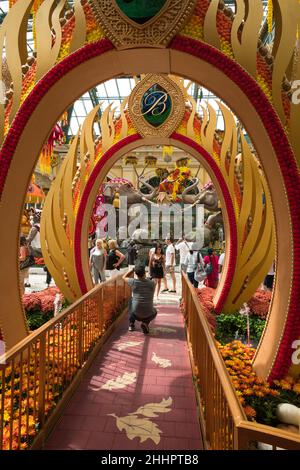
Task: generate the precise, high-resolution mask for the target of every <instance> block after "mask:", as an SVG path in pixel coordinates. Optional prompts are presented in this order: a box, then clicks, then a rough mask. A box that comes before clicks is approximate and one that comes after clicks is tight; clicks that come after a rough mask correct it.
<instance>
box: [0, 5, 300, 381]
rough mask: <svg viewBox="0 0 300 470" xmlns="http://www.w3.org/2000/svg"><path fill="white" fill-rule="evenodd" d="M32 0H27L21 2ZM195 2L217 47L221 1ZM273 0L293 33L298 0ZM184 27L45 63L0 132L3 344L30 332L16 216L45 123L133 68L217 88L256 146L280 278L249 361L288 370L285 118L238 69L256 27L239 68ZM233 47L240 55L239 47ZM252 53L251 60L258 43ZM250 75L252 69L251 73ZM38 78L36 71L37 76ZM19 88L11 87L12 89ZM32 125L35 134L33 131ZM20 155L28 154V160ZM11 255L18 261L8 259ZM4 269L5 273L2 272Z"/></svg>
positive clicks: (293, 181) (291, 298)
mask: <svg viewBox="0 0 300 470" xmlns="http://www.w3.org/2000/svg"><path fill="white" fill-rule="evenodd" d="M18 3H19V4H20V2H17V5H18ZM24 3H25V2H24ZM30 3H31V2H29V1H26V7H27V9H28V8H29V6H30ZM170 3H171V2H170ZM202 3H203V2H199V4H197V6H196V9H195V12H194V16H193V17H192V19H194V18H195V17H196V18H197V17H199V18H200V17H201V18H203V12H204V17H205V22H204V31H205V40H206V41H207V42H210V43H212V44H214V45H215V46H216V47H218V43H217V42H218V41H217V39H218V36H219V33H218V31H217V29H216V27H215V24H216V18H218V15H219V12H218V11H217V9H218V2H211V3H210V5H211V6H208V5H206V6H205V7H204V6H203V5H202ZM253 3H255V5H254V8H253V9H252V7H251V9H250V10H249V11H248V17H247V21H246V22H245V25H247V26H248V25H250V23H251V22H252V24H253V31H254V30H255V31H256V30H257V29H259V28H257V24H258V22H257V20H256V21H254V23H253V17H254V16H255V15H257V11H255V8H256V6H258V2H257V1H256V0H255V2H253ZM278 3H279V6H280V15H281V17H284V18H287V17H288V14H290V16H291V20H290V21H291V23H292V31H296V29H297V23H298V16H297V15H292V14H291V12H292V10H289V9H291V8H292V9H294V8H298V5H296V4H297V2H294V1H293V2H289V6H286V7H285V6H284V5H283V3H284V2H281V1H279V2H278ZM286 3H287V2H286ZM256 4H257V5H256ZM258 10H259V9H258ZM259 11H260V10H259ZM297 11H298V10H297ZM205 15H206V16H205ZM257 16H259V15H257ZM191 21H192V20H191ZM217 21H218V20H217ZM241 21H242V17H241V15H239V16H237V17H235V19H234V21H231V27H232V28H233V29H232V30H234V31H236V32H237V30H238V27H239V25H240V23H241ZM7 23H8V22H7ZM6 26H7V24H6ZM284 26H285V28H286V29H288V30H289V34H290V37H292V33H290V31H291V28H290V26H291V25H289V24H288V25H286V24H285V23H284ZM250 29H251V28H250ZM77 31H78V30H77ZM187 31H188V26H186V27H185V37H184V36H178V37H176V38H175V39H173V41H172V42H171V43H170V45H169V46H168V48H167V49H163V48H156V47H153V49H148V48H141V49H139V48H137V47H136V45H132V46H130V47H132V49H130V50H122V51H121V50H115V49H114V47H113V45H112V44H111V43H110V42H109V41H108V40H106V39H104V40H101V41H99V42H95V43H92V44H90V45H87V46H85V47H84V48H82V49H79V50H78V51H77V52H75V53H73V54H71V55H70V56H68V57H67V58H66V59H64V60H63V61H61V62H60V63H58V64H57V65H55V66H54V67H53V63H52V64H50V67H52V68H51V70H50V71H49V72H48V73H47V74H46V75H44V76H43V78H41V79H40V81H38V83H37V84H36V86H35V88H34V89H33V91H32V92H31V94H30V95H29V97H28V98H27V99H26V100H25V101H24V103H23V105H22V107H21V108H20V110H19V112H18V115H17V116H16V117H15V119H14V121H13V123H12V126H11V128H10V130H9V132H8V134H7V136H6V139H5V142H4V144H3V146H2V150H1V156H0V162H1V176H0V187H1V190H2V199H1V208H0V217H1V220H4V221H5V224H6V227H9V230H7V229H6V230H1V233H0V242H1V246H3V247H4V252H3V257H2V271H1V273H0V285H1V293H2V295H1V309H0V311H1V326H2V329H3V332H4V336H5V340H6V342H7V345H8V347H10V346H12V345H13V344H15V342H16V341H18V340H20V339H22V338H23V337H24V336H25V335H26V333H27V331H26V327H25V322H24V318H23V313H22V306H21V301H20V295H19V294H20V293H19V292H18V274H17V271H18V269H17V268H18V266H17V246H18V233H19V220H20V216H21V207H22V203H23V200H24V195H25V192H26V188H27V186H28V183H29V179H30V175H31V173H32V171H33V168H34V164H35V161H36V155H38V153H39V151H40V150H41V148H42V144H43V142H44V140H45V138H46V136H47V133H48V132H49V129H50V128H51V126H52V125H53V124H54V123H55V121H56V120H57V119H58V117H59V116H60V114H61V112H62V111H63V110H64V109H66V108H67V107H68V105H70V104H71V103H72V102H73V101H74V100H75V99H76V98H77V97H79V96H80V95H81V94H82V93H83V92H84V91H86V90H87V89H89V88H91V87H93V86H95V85H96V84H98V83H100V82H102V81H104V80H107V79H109V78H112V77H115V76H120V75H123V74H131V75H135V74H137V73H140V72H141V71H142V72H149V73H150V72H153V73H154V72H159V73H172V74H174V75H178V76H184V77H186V78H189V79H191V80H192V81H195V82H197V83H200V84H202V85H204V86H206V87H207V88H209V89H211V90H212V91H214V92H215V93H216V94H217V95H219V96H220V97H221V98H222V99H223V100H224V101H225V102H226V103H227V104H228V105H229V106H230V108H231V109H232V110H233V111H234V112H235V113H236V115H237V116H238V117H239V118H240V120H241V122H242V123H243V125H244V126H245V128H246V129H247V131H248V133H249V135H250V137H251V139H252V141H253V143H254V145H255V147H256V149H257V151H258V154H259V157H260V160H261V163H262V166H263V169H264V172H265V174H266V178H267V182H268V185H269V188H270V193H271V198H272V203H273V207H274V214H275V223H276V234H277V277H276V283H275V291H274V295H273V300H272V307H271V314H270V316H269V320H268V325H267V328H266V330H265V332H264V336H263V339H262V342H261V344H260V348H259V350H258V353H257V356H256V359H255V363H254V365H255V368H256V370H257V372H258V374H259V375H262V376H267V377H269V378H270V379H273V378H275V377H281V376H282V375H283V374H284V373H285V372H286V371H287V370H288V368H289V366H290V363H291V355H292V353H293V350H292V342H293V340H294V339H298V338H299V337H300V318H299V314H298V299H299V298H300V275H299V272H300V267H299V263H300V260H299V256H298V249H299V248H298V247H299V246H300V244H299V242H300V240H299V239H300V211H299V208H298V206H297V204H298V200H299V196H300V185H299V182H300V180H299V173H298V169H297V163H296V159H295V156H294V154H293V151H292V149H291V146H290V143H289V141H288V139H287V136H286V134H285V131H284V128H283V125H282V124H281V122H280V120H279V118H278V115H277V114H276V112H275V111H274V108H273V107H272V105H271V103H270V101H269V100H268V99H267V97H266V95H265V94H264V92H263V91H262V90H261V88H260V87H259V85H258V84H257V82H256V80H255V79H254V78H252V77H251V76H250V75H248V73H247V72H246V71H245V69H246V70H250V69H251V66H250V65H251V64H252V66H253V63H255V60H254V62H253V54H252V59H251V61H252V62H251V64H249V62H247V60H245V57H244V56H243V53H242V52H243V51H245V50H246V48H247V46H248V47H249V45H250V44H251V45H252V46H253V37H254V39H255V35H253V34H252V33H253V31H250V34H248V32H247V31H249V29H248V30H246V28H245V26H244V31H243V35H242V36H243V38H242V41H241V42H239V44H237V42H235V43H234V41H233V43H232V44H234V47H233V51H234V54H233V56H234V57H235V59H236V60H239V62H240V63H241V64H242V66H243V67H244V68H242V67H241V66H240V65H238V64H237V62H235V61H234V60H233V59H232V58H229V57H228V56H226V55H225V54H224V53H222V52H220V51H218V50H217V49H216V48H214V47H211V46H209V45H207V44H205V43H204V42H202V41H201V40H197V38H195V39H191V37H186V36H188V34H187ZM200 36H201V35H200ZM78 37H79V36H78V34H77V36H76V38H77V45H78V44H79V45H80V41H79V39H78ZM251 38H252V39H251ZM293 45H294V42H293V38H292V39H290V40H289V42H288V47H289V48H290V49H291V48H292V47H293ZM72 47H73V50H75V49H76V47H75V46H74V42H73V46H72ZM286 47H287V44H286V43H284V41H283V42H282V43H281V44H279V46H278V48H277V53H278V57H279V56H280V54H281V53H282V52H283V49H285V48H286ZM238 48H240V55H239V54H238V52H237V51H238ZM252 49H253V47H252ZM250 55H251V54H250ZM250 55H249V57H250ZM254 58H256V48H255V54H254ZM51 60H52V59H51ZM286 60H287V61H288V62H289V54H286ZM21 63H22V62H21ZM46 65H47V64H46ZM278 67H279V59H278V61H277V63H276V67H275V68H274V77H275V78H274V80H273V95H274V103H275V106H276V108H277V110H278V113H279V115H280V118H281V119H282V121H284V120H285V118H284V116H285V110H284V109H283V106H282V103H281V91H280V92H278V84H279V85H280V86H279V88H280V90H281V82H282V75H281V72H282V71H283V73H284V70H285V64H282V63H281V65H280V67H281V68H280V70H279V71H278ZM48 69H49V68H48ZM45 70H47V67H46V69H45ZM45 70H44V71H45ZM252 72H253V68H252ZM250 73H251V72H250ZM252 75H254V76H255V74H254V73H252ZM41 76H42V73H41V72H40V75H39V77H41ZM78 76H80V77H81V83H78ZM17 88H18V87H16V89H15V93H17V91H18V90H17ZM19 88H20V87H19ZM16 103H17V96H15V98H14V109H16V106H17V105H16ZM292 115H293V122H292V125H293V123H295V116H297V109H294V108H292ZM37 128H38V129H39V134H38V135H36V132H35V131H36V129H37ZM33 136H35V140H33ZM291 138H292V142H293V145H294V148H295V149H297V145H298V141H297V137H296V132H295V127H293V128H292V132H291ZM24 155H29V157H27V158H26V159H25V158H24ZM8 170H9V171H8ZM16 187H18V188H20V192H19V194H18V193H16V191H15V188H16ZM286 253H289V254H290V262H289V263H286ZM12 260H15V261H14V264H13V263H12ZM7 273H11V274H10V275H9V276H8V275H7ZM11 311H12V312H14V315H15V318H14V322H12V321H10V320H9V316H8V315H9V313H8V312H11Z"/></svg>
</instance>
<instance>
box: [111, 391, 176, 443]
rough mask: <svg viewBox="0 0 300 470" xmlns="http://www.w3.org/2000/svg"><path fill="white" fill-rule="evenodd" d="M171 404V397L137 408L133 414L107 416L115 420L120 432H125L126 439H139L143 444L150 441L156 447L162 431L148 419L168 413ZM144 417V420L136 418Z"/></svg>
mask: <svg viewBox="0 0 300 470" xmlns="http://www.w3.org/2000/svg"><path fill="white" fill-rule="evenodd" d="M172 403H173V400H172V398H171V397H169V398H168V399H163V400H162V401H161V402H160V403H148V404H146V405H144V406H141V407H140V408H138V409H137V410H136V411H135V412H134V413H129V414H128V415H127V416H117V415H115V414H114V413H112V414H108V416H113V417H114V418H115V419H116V426H117V428H118V429H119V430H120V431H123V430H124V431H125V432H126V435H127V437H128V439H130V440H133V439H134V438H135V437H137V438H139V439H140V442H141V443H142V442H145V441H146V440H147V439H151V440H152V441H153V442H154V443H155V444H156V445H157V444H159V442H160V439H161V436H160V435H161V434H162V431H161V429H160V428H159V427H158V425H157V424H156V423H153V421H151V420H150V419H149V418H155V417H157V416H158V413H169V412H170V411H171V408H169V407H170V406H171V405H172ZM138 415H141V416H144V418H140V417H138Z"/></svg>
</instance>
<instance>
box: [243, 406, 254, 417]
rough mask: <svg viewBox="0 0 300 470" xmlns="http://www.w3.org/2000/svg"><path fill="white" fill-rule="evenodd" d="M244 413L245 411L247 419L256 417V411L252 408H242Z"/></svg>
mask: <svg viewBox="0 0 300 470" xmlns="http://www.w3.org/2000/svg"><path fill="white" fill-rule="evenodd" d="M244 411H245V414H246V416H248V417H249V418H255V417H256V411H255V409H254V408H252V406H249V405H246V406H245V407H244Z"/></svg>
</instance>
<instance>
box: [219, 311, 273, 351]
mask: <svg viewBox="0 0 300 470" xmlns="http://www.w3.org/2000/svg"><path fill="white" fill-rule="evenodd" d="M216 320H217V329H216V339H217V340H218V341H220V343H222V344H226V343H229V342H231V341H232V340H234V339H236V338H241V337H242V338H244V339H245V338H246V337H247V318H246V317H245V316H242V315H240V314H239V312H235V313H231V314H225V313H222V314H221V315H217V317H216ZM265 323H266V322H265V320H261V319H260V318H257V317H254V316H252V317H251V316H250V340H251V341H254V342H255V343H258V341H259V340H260V337H261V335H262V332H263V330H264V327H265Z"/></svg>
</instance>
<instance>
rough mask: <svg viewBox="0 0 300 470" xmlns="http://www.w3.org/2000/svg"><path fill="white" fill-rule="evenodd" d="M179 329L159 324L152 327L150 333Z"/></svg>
mask: <svg viewBox="0 0 300 470" xmlns="http://www.w3.org/2000/svg"><path fill="white" fill-rule="evenodd" d="M176 331H177V330H175V329H174V328H167V327H165V326H157V327H155V328H150V335H156V334H157V333H176Z"/></svg>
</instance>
